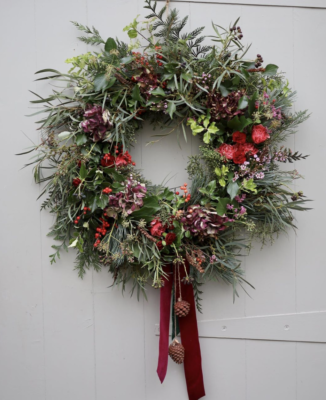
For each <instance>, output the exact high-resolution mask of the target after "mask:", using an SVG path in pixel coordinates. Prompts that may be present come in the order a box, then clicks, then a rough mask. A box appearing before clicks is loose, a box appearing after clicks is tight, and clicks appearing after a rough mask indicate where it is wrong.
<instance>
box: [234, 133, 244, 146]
mask: <svg viewBox="0 0 326 400" xmlns="http://www.w3.org/2000/svg"><path fill="white" fill-rule="evenodd" d="M232 140H233V141H234V142H235V143H245V142H246V134H245V133H243V132H239V131H237V132H234V133H233V135H232Z"/></svg>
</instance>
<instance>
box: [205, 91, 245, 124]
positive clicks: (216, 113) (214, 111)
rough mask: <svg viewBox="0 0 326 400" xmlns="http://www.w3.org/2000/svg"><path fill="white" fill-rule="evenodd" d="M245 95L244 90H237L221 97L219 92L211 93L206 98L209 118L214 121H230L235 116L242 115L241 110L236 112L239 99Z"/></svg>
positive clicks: (242, 111)
mask: <svg viewBox="0 0 326 400" xmlns="http://www.w3.org/2000/svg"><path fill="white" fill-rule="evenodd" d="M244 95H245V90H243V89H242V90H237V91H234V92H231V93H230V94H229V95H227V96H225V97H223V96H222V94H221V93H219V92H215V91H213V92H211V93H209V94H208V96H207V103H206V106H207V108H209V109H210V113H211V117H212V119H213V120H215V121H219V120H221V119H226V120H230V119H232V118H233V117H235V116H236V115H243V114H244V111H245V110H244V109H243V110H238V104H239V100H240V99H241V97H243V96H244Z"/></svg>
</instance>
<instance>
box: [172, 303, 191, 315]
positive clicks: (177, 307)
mask: <svg viewBox="0 0 326 400" xmlns="http://www.w3.org/2000/svg"><path fill="white" fill-rule="evenodd" d="M189 311H190V304H189V303H188V302H187V301H184V300H180V299H179V300H178V301H177V302H176V303H175V304H174V312H175V315H177V316H178V317H186V316H187V315H188V314H189Z"/></svg>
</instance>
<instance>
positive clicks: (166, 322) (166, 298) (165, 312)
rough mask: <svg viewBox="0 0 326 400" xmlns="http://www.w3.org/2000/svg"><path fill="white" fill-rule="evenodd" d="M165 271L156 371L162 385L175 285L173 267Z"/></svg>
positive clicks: (165, 268)
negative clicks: (173, 287) (173, 286)
mask: <svg viewBox="0 0 326 400" xmlns="http://www.w3.org/2000/svg"><path fill="white" fill-rule="evenodd" d="M163 271H164V273H165V274H166V277H163V286H162V287H161V289H160V344H159V356H158V365H157V370H156V371H157V375H158V377H159V378H160V381H161V383H163V381H164V378H165V375H166V371H167V369H168V357H169V327H170V312H171V294H172V283H173V269H172V268H171V266H170V265H168V266H165V267H163ZM171 272H172V273H171Z"/></svg>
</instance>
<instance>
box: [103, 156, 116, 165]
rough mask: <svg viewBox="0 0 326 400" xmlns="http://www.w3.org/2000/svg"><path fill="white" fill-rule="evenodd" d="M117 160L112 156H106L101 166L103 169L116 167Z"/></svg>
mask: <svg viewBox="0 0 326 400" xmlns="http://www.w3.org/2000/svg"><path fill="white" fill-rule="evenodd" d="M114 161H115V158H114V157H113V156H112V155H111V154H104V157H103V158H102V160H101V165H102V166H103V167H112V166H113V165H114Z"/></svg>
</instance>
